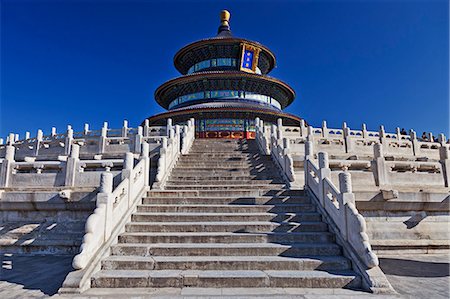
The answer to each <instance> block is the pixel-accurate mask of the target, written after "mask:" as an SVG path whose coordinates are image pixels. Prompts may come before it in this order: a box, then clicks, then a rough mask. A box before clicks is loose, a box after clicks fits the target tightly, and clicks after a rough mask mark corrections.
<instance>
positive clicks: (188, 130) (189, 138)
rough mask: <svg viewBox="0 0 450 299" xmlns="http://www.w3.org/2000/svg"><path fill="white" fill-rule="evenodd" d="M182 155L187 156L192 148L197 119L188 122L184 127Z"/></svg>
mask: <svg viewBox="0 0 450 299" xmlns="http://www.w3.org/2000/svg"><path fill="white" fill-rule="evenodd" d="M182 129H183V133H182V138H181V154H183V155H186V154H187V153H189V150H190V149H191V147H192V144H193V143H194V140H195V119H194V118H191V119H189V120H188V122H187V125H184V126H183V127H182Z"/></svg>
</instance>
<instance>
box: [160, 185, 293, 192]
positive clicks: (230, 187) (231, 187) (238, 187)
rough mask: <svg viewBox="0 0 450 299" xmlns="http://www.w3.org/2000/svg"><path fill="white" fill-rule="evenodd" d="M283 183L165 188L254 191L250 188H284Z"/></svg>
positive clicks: (169, 188)
mask: <svg viewBox="0 0 450 299" xmlns="http://www.w3.org/2000/svg"><path fill="white" fill-rule="evenodd" d="M284 187H285V185H284V184H252V185H251V186H248V185H232V184H227V185H225V184H221V185H193V184H191V185H173V184H172V185H166V187H165V190H198V191H202V190H217V191H224V190H225V191H228V190H230V191H233V190H238V191H240V190H244V191H245V190H248V191H254V190H252V189H257V190H274V189H277V190H279V189H282V188H284Z"/></svg>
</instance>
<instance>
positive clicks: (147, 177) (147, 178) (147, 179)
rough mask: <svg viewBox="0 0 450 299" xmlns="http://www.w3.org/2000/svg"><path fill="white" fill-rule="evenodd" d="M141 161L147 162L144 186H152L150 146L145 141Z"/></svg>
mask: <svg viewBox="0 0 450 299" xmlns="http://www.w3.org/2000/svg"><path fill="white" fill-rule="evenodd" d="M141 159H143V160H144V161H145V162H144V163H145V167H144V185H145V186H146V187H148V186H150V145H149V144H148V143H147V142H146V141H144V142H142V150H141Z"/></svg>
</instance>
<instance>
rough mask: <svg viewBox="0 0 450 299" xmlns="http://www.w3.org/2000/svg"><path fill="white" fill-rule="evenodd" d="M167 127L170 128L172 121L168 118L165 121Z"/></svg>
mask: <svg viewBox="0 0 450 299" xmlns="http://www.w3.org/2000/svg"><path fill="white" fill-rule="evenodd" d="M167 125H168V126H172V119H171V118H168V119H167Z"/></svg>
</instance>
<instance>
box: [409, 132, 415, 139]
mask: <svg viewBox="0 0 450 299" xmlns="http://www.w3.org/2000/svg"><path fill="white" fill-rule="evenodd" d="M409 137H411V140H416V139H417V133H416V131H414V130H411V131H410V132H409Z"/></svg>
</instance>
